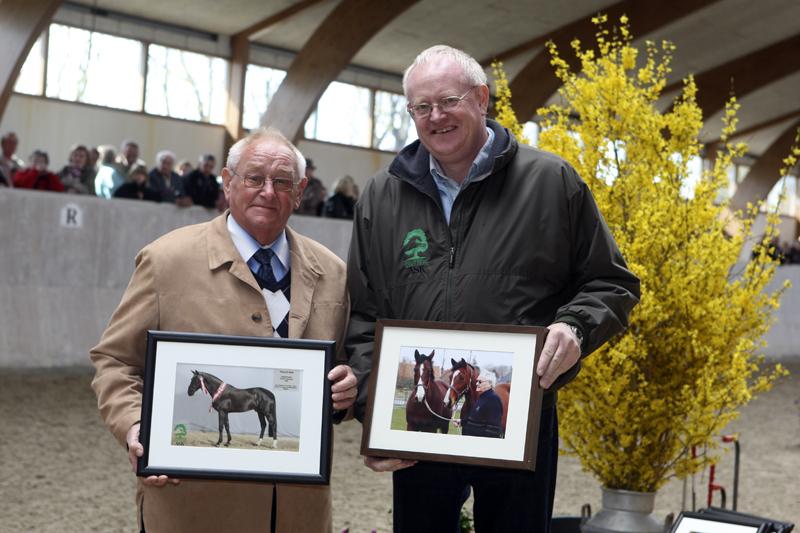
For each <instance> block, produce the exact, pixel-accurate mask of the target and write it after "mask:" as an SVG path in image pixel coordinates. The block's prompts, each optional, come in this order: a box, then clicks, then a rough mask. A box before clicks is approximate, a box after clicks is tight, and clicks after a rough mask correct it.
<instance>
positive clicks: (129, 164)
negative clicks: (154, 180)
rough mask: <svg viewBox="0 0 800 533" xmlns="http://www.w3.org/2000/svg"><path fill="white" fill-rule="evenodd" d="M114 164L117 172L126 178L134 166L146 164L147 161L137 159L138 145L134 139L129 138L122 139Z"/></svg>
mask: <svg viewBox="0 0 800 533" xmlns="http://www.w3.org/2000/svg"><path fill="white" fill-rule="evenodd" d="M116 164H117V169H118V170H119V173H120V174H122V175H123V176H125V178H126V179H127V177H128V176H129V175H130V173H131V171H132V170H133V169H134V168H136V167H146V166H147V163H145V162H144V161H143V160H141V159H139V145H138V144H137V143H136V141H131V140H130V139H126V140H124V141H122V144H121V145H120V154H119V155H118V156H117V159H116Z"/></svg>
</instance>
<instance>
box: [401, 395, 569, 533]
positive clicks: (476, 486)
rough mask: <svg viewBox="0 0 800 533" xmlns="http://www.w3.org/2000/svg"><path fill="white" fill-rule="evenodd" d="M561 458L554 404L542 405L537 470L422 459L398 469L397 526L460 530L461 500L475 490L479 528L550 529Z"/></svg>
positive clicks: (535, 532)
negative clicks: (422, 460)
mask: <svg viewBox="0 0 800 533" xmlns="http://www.w3.org/2000/svg"><path fill="white" fill-rule="evenodd" d="M557 462H558V419H557V415H556V408H555V405H553V406H551V407H548V408H545V409H544V410H543V411H542V418H541V422H540V425H539V447H538V452H537V457H536V470H535V471H534V472H528V471H523V470H507V469H500V468H487V467H478V466H467V465H455V464H447V463H429V462H419V463H417V464H416V465H415V466H412V467H410V468H406V469H403V470H399V471H397V472H395V473H394V476H393V481H394V498H393V503H394V510H393V516H394V531H395V532H396V533H405V532H415V533H416V532H420V533H421V532H431V533H457V532H458V531H459V525H458V521H459V515H460V512H461V506H462V505H463V504H464V502H465V501H466V500H467V498H468V497H469V488H470V487H472V490H473V491H474V492H475V503H474V507H473V517H474V519H475V531H476V533H487V532H506V531H515V532H531V533H548V532H549V531H550V518H551V516H552V515H553V497H554V495H555V490H556V466H557Z"/></svg>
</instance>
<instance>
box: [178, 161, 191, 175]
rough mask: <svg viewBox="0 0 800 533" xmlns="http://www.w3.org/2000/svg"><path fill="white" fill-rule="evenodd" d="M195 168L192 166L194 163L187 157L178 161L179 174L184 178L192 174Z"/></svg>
mask: <svg viewBox="0 0 800 533" xmlns="http://www.w3.org/2000/svg"><path fill="white" fill-rule="evenodd" d="M193 170H194V168H193V167H192V164H191V163H190V162H189V161H187V160H186V159H181V162H180V163H178V174H179V175H180V177H182V178H185V177H186V176H188V175H189V174H191V173H192V171H193Z"/></svg>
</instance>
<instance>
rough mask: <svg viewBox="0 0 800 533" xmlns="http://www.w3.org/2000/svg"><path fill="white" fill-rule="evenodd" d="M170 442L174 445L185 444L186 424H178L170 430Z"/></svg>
mask: <svg viewBox="0 0 800 533" xmlns="http://www.w3.org/2000/svg"><path fill="white" fill-rule="evenodd" d="M172 442H173V444H174V445H175V446H183V445H184V444H186V426H185V425H183V424H178V425H177V426H175V429H173V430H172Z"/></svg>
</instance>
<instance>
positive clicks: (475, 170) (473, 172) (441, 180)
mask: <svg viewBox="0 0 800 533" xmlns="http://www.w3.org/2000/svg"><path fill="white" fill-rule="evenodd" d="M486 132H487V133H488V134H489V135H488V137H487V138H486V142H485V143H483V146H482V147H481V149H480V151H479V152H478V155H476V156H475V160H474V161H473V162H472V165H471V166H470V167H469V172H467V177H466V178H464V181H463V182H461V185H460V186H459V185H458V183H457V182H456V181H455V180H454V179H452V178H450V177H448V176H447V175H446V174H445V173H444V170H442V167H441V165H440V164H439V162H438V161H437V160H436V158H435V157H433V154H431V155H430V171H431V174H432V175H433V178H434V179H435V180H436V181H437V183H438V184H440V185H444V186H449V188H456V189H459V188H460V189H463V188H464V187H466V186H467V185H469V184H470V183H472V182H473V181H480V180H482V179H484V178H485V177H486V176H488V175H489V173H490V172H491V170H492V160H491V158H490V157H489V156H490V154H491V152H492V145H493V144H494V131H492V129H491V128H489V127H488V126H487V128H486Z"/></svg>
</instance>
